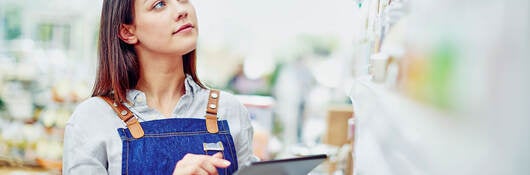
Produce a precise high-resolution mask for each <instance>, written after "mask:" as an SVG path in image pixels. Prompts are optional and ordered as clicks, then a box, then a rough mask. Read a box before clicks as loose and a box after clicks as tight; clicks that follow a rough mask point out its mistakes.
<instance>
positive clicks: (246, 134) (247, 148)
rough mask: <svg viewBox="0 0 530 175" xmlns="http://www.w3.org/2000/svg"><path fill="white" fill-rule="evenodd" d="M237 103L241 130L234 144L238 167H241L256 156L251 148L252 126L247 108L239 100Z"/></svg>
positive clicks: (252, 160)
mask: <svg viewBox="0 0 530 175" xmlns="http://www.w3.org/2000/svg"><path fill="white" fill-rule="evenodd" d="M237 104H238V105H239V108H238V110H237V111H236V113H237V116H239V119H240V123H241V131H240V133H239V137H237V140H236V141H235V142H236V144H238V148H239V149H238V150H237V157H238V165H239V167H242V166H243V165H245V164H246V163H249V162H254V161H257V160H258V159H257V157H256V156H254V152H253V149H252V143H253V142H252V141H253V140H252V139H253V136H254V128H253V127H252V124H251V121H250V116H249V112H248V110H247V108H246V107H245V106H243V105H242V104H241V103H240V102H239V101H238V102H237Z"/></svg>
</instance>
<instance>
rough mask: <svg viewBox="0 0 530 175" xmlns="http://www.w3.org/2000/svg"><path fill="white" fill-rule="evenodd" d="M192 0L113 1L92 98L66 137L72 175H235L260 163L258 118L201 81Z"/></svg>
mask: <svg viewBox="0 0 530 175" xmlns="http://www.w3.org/2000/svg"><path fill="white" fill-rule="evenodd" d="M197 35H198V28H197V17H196V14H195V9H194V7H193V6H192V4H191V3H190V2H189V1H187V0H104V1H103V9H102V13H101V26H100V34H99V46H98V49H99V63H98V71H97V78H96V83H95V87H94V91H93V94H92V98H89V99H88V100H86V101H84V102H83V103H81V104H79V105H78V106H77V108H76V109H75V111H74V113H73V114H72V116H71V118H70V120H69V122H68V124H67V126H66V129H65V136H64V158H63V173H64V174H120V173H121V174H171V173H172V174H217V173H219V174H232V173H233V172H234V171H236V170H237V168H238V165H241V164H243V163H246V162H249V161H251V160H252V159H253V157H254V156H253V155H252V148H251V142H252V134H253V130H252V126H251V124H250V119H249V118H248V112H247V111H246V109H245V108H244V107H243V106H242V105H241V103H240V102H239V101H237V99H236V98H235V97H234V96H233V95H231V94H228V93H225V92H218V91H215V90H209V89H207V88H206V87H205V86H204V85H203V84H202V83H201V82H200V80H199V78H198V77H197V74H196V69H195V63H196V57H195V49H196V42H197Z"/></svg>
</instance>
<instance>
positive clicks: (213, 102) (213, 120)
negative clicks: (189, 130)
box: [205, 89, 221, 133]
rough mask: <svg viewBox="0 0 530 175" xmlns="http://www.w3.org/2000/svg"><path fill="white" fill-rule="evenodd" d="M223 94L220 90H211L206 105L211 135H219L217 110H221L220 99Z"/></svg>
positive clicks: (207, 124) (208, 128)
mask: <svg viewBox="0 0 530 175" xmlns="http://www.w3.org/2000/svg"><path fill="white" fill-rule="evenodd" d="M220 95H221V93H220V92H219V90H216V89H210V95H208V104H207V105H206V116H205V118H206V129H207V130H208V132H209V133H218V132H219V126H218V125H217V109H219V97H220Z"/></svg>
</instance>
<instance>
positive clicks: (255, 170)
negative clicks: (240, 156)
mask: <svg viewBox="0 0 530 175" xmlns="http://www.w3.org/2000/svg"><path fill="white" fill-rule="evenodd" d="M327 157H328V156H327V155H325V154H319V155H309V156H303V157H296V158H289V159H278V160H270V161H261V162H252V163H250V164H248V165H245V166H243V167H242V168H240V169H239V170H238V171H237V172H236V173H235V174H236V175H271V174H274V175H307V174H308V173H309V172H311V170H313V169H314V168H315V167H316V166H317V165H319V164H320V163H322V162H323V161H324V160H326V158H327Z"/></svg>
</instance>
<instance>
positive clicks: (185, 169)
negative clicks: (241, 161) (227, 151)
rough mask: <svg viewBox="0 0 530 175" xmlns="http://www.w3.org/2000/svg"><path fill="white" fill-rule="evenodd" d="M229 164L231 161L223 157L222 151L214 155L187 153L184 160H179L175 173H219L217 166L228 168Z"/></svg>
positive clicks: (184, 174) (183, 174)
mask: <svg viewBox="0 0 530 175" xmlns="http://www.w3.org/2000/svg"><path fill="white" fill-rule="evenodd" d="M229 165H230V162H229V161H227V160H225V159H223V154H222V153H216V154H214V155H212V156H208V155H197V154H186V155H185V156H184V158H182V160H180V161H178V162H177V165H176V166H175V170H173V175H190V174H201V175H202V174H206V175H212V174H218V172H217V168H226V167H228V166H229Z"/></svg>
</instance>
